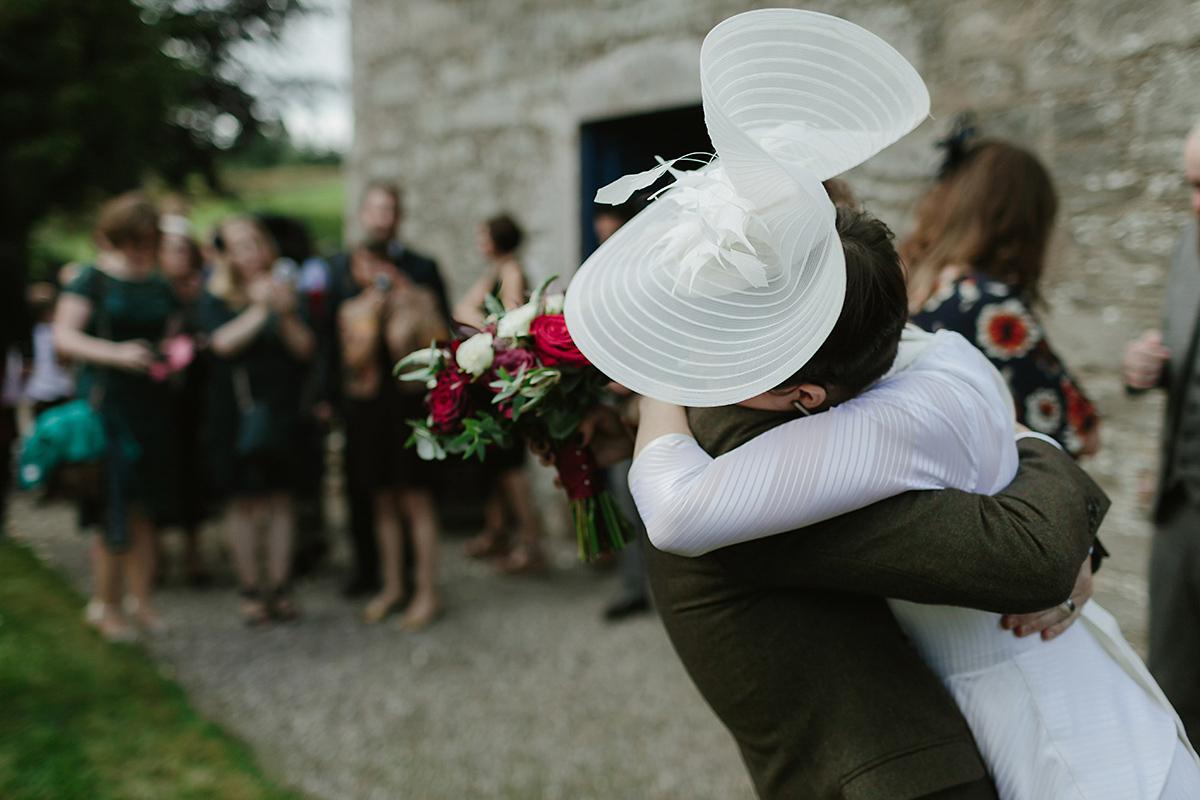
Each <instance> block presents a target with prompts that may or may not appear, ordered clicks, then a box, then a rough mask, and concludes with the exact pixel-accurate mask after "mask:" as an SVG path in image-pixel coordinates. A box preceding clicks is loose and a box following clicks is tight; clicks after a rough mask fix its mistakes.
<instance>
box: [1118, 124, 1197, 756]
mask: <svg viewBox="0 0 1200 800" xmlns="http://www.w3.org/2000/svg"><path fill="white" fill-rule="evenodd" d="M1183 172H1184V180H1185V182H1186V184H1187V188H1188V193H1189V195H1190V199H1191V219H1189V220H1188V221H1187V223H1186V224H1185V225H1184V227H1183V230H1181V231H1180V232H1179V238H1178V241H1177V242H1176V245H1175V254H1174V256H1172V258H1171V268H1170V272H1169V274H1168V277H1167V284H1166V294H1165V300H1164V303H1163V311H1162V330H1149V331H1146V332H1144V333H1143V334H1142V335H1141V336H1139V337H1138V338H1137V339H1135V340H1134V341H1132V342H1130V343H1129V345H1128V346H1127V347H1126V349H1125V356H1124V359H1123V361H1122V365H1121V366H1122V373H1123V375H1124V378H1125V385H1126V387H1127V389H1128V390H1129V391H1130V393H1133V394H1136V393H1140V392H1144V391H1147V390H1149V389H1156V388H1161V389H1165V390H1166V394H1167V397H1166V401H1167V402H1166V409H1165V411H1166V413H1165V415H1164V420H1163V426H1162V440H1161V444H1160V454H1159V473H1158V488H1157V491H1156V492H1155V496H1154V545H1153V549H1152V550H1151V555H1150V658H1149V662H1148V666H1149V667H1150V672H1151V673H1153V674H1154V677H1155V679H1156V680H1157V681H1158V682H1159V684H1160V685H1161V686H1162V690H1163V692H1165V693H1166V695H1167V699H1169V700H1170V701H1171V704H1172V705H1174V706H1175V709H1176V710H1177V711H1178V712H1179V716H1180V717H1181V718H1182V719H1183V724H1184V727H1185V728H1186V729H1187V733H1188V736H1189V737H1190V738H1191V740H1192V741H1193V742H1197V741H1200V234H1198V232H1200V224H1198V222H1197V219H1198V218H1200V123H1198V124H1197V125H1196V126H1195V127H1193V128H1192V130H1191V132H1190V133H1189V134H1188V137H1187V141H1186V142H1185V143H1184V146H1183Z"/></svg>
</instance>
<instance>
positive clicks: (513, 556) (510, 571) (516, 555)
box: [496, 542, 550, 576]
mask: <svg viewBox="0 0 1200 800" xmlns="http://www.w3.org/2000/svg"><path fill="white" fill-rule="evenodd" d="M549 569H550V565H549V564H548V563H547V561H546V554H545V552H543V551H542V547H541V545H540V544H538V543H536V542H521V543H520V544H518V545H517V546H516V547H515V548H513V551H512V552H511V553H509V554H508V555H507V556H505V557H503V558H498V559H496V571H497V572H499V573H500V574H502V575H516V576H521V575H545V574H546V572H547V571H549Z"/></svg>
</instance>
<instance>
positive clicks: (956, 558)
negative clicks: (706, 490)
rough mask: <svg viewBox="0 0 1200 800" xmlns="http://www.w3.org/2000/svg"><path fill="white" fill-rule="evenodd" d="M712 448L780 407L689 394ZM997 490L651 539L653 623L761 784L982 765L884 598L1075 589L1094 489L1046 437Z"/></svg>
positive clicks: (1049, 598)
mask: <svg viewBox="0 0 1200 800" xmlns="http://www.w3.org/2000/svg"><path fill="white" fill-rule="evenodd" d="M689 419H690V422H691V425H692V430H693V431H694V432H695V434H696V436H697V438H698V440H699V441H700V443H701V445H702V446H703V447H704V448H705V449H706V450H708V451H709V452H710V453H711V454H713V455H717V454H719V453H721V452H724V451H726V450H728V449H731V448H732V447H735V446H736V445H737V444H740V443H742V442H743V441H746V440H748V439H750V438H752V437H753V436H755V435H757V434H759V433H761V432H763V431H764V430H767V429H768V428H770V427H772V426H773V425H776V424H779V423H780V422H782V421H784V419H786V417H785V416H784V415H778V414H765V413H762V412H754V411H749V410H746V409H739V408H720V409H693V410H691V411H689ZM1020 450H1021V455H1022V462H1021V471H1020V472H1019V473H1018V476H1017V479H1016V480H1015V481H1014V483H1013V484H1012V486H1010V487H1009V489H1007V490H1005V492H1004V493H1001V494H1000V495H997V496H995V497H982V496H978V495H970V494H966V493H963V492H957V491H954V490H944V491H939V492H909V493H906V494H904V495H900V496H898V497H894V498H889V499H888V500H884V501H882V502H880V503H877V504H875V505H874V506H871V507H868V508H866V509H861V510H859V511H856V512H852V513H851V514H847V515H844V516H842V517H838V518H836V519H833V520H828V521H826V522H823V523H820V524H818V525H813V526H809V527H808V528H805V529H803V530H802V531H794V532H791V533H787V534H780V535H777V536H770V537H766V538H763V539H759V540H755V541H753V542H747V543H744V544H739V545H734V546H731V547H727V548H724V549H722V550H717V551H714V552H712V553H709V554H707V555H704V556H701V557H698V558H684V557H681V556H674V555H671V554H667V553H664V552H662V551H659V550H656V549H655V548H653V547H647V560H648V562H649V569H650V578H651V584H652V587H653V591H654V595H655V599H656V601H657V604H658V607H659V610H660V613H661V614H662V617H663V621H664V624H665V626H666V628H667V632H668V634H669V636H670V637H671V640H672V643H673V644H674V646H675V648H676V651H677V652H678V653H679V656H680V658H681V659H682V661H683V663H684V665H685V667H686V668H687V670H688V672H689V674H690V675H691V677H692V679H693V680H694V681H695V683H696V685H697V687H698V688H699V689H700V691H701V693H702V694H703V695H704V697H705V699H706V700H707V701H708V702H709V704H710V705H711V706H712V708H713V710H714V711H715V712H716V713H717V715H718V716H719V717H720V718H721V720H722V722H724V723H725V725H726V726H727V727H728V728H729V729H730V731H731V733H732V734H733V736H734V738H735V739H736V741H737V743H738V746H739V748H740V749H741V752H742V756H743V759H744V760H745V762H746V765H747V767H748V769H749V771H750V775H751V779H752V780H753V782H754V785H755V788H756V789H757V791H758V793H759V795H760V796H761V797H764V798H830V799H831V800H832V799H833V798H845V799H846V800H906V799H908V798H918V797H921V796H922V795H926V794H929V793H931V792H935V791H939V790H941V789H946V788H949V787H953V786H957V785H959V784H962V783H966V782H969V781H974V780H978V779H980V778H983V777H985V776H986V771H985V769H984V766H983V764H982V761H981V759H980V757H979V754H978V751H977V749H976V748H975V744H974V740H973V738H972V736H971V733H970V730H969V729H968V728H967V725H966V722H965V721H964V720H963V719H962V716H961V714H959V712H958V709H957V708H956V707H955V705H954V703H953V701H952V700H951V698H950V696H949V695H948V694H947V693H946V691H945V690H944V688H943V687H942V685H941V684H940V682H938V680H937V678H936V677H935V676H934V675H933V674H932V673H931V672H930V671H929V670H928V669H927V668H926V667H925V665H924V663H923V662H921V660H920V659H919V658H918V657H917V655H916V653H915V651H914V650H913V649H912V648H911V647H910V646H909V644H908V642H907V641H906V639H905V638H904V635H903V634H902V633H901V631H900V629H899V626H898V625H897V624H896V622H895V619H894V618H893V617H892V615H891V612H890V611H889V610H888V608H887V605H886V603H885V602H884V599H883V598H884V597H898V598H903V599H908V600H915V601H918V602H931V603H945V604H952V605H965V606H972V607H977V608H986V609H989V610H993V611H1006V612H1022V611H1035V610H1039V609H1043V608H1049V607H1051V606H1053V605H1055V604H1056V603H1059V602H1062V600H1063V599H1065V598H1066V597H1067V596H1068V595H1069V594H1070V591H1071V587H1072V586H1073V584H1074V580H1075V577H1076V575H1077V573H1078V571H1079V565H1080V564H1081V563H1082V562H1083V559H1084V558H1085V557H1086V553H1087V549H1088V547H1089V546H1090V544H1091V541H1092V538H1093V536H1094V533H1095V530H1096V528H1097V527H1098V525H1099V521H1100V519H1101V518H1102V516H1103V513H1104V511H1105V510H1106V509H1107V499H1106V498H1105V497H1104V495H1103V493H1102V492H1100V490H1099V488H1098V487H1096V485H1095V484H1094V483H1093V482H1092V481H1091V480H1090V479H1088V478H1087V476H1086V475H1085V474H1084V473H1083V472H1082V471H1081V470H1079V469H1078V468H1077V467H1076V466H1075V465H1074V464H1073V463H1072V462H1071V460H1070V459H1069V458H1068V457H1067V456H1065V455H1063V454H1062V453H1060V452H1059V451H1058V450H1056V449H1055V448H1054V447H1052V446H1051V445H1048V444H1045V443H1044V442H1037V441H1029V442H1023V443H1022V445H1021V448H1020Z"/></svg>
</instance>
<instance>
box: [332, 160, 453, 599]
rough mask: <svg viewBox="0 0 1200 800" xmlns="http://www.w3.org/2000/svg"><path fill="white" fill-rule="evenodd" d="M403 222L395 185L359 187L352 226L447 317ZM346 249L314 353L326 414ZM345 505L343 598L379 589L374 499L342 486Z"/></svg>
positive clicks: (337, 360) (439, 284)
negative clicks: (348, 557)
mask: <svg viewBox="0 0 1200 800" xmlns="http://www.w3.org/2000/svg"><path fill="white" fill-rule="evenodd" d="M403 221H404V204H403V195H402V193H401V191H400V187H399V186H397V185H396V184H394V183H389V182H387V181H378V180H377V181H372V182H371V183H369V184H367V187H366V189H365V190H364V191H363V195H362V200H361V202H360V203H359V207H358V225H359V228H361V229H362V232H363V239H364V240H365V241H380V242H384V243H385V245H386V247H387V254H388V259H389V260H390V261H391V262H392V263H393V264H394V265H395V266H396V267H397V269H399V270H400V271H401V272H403V273H404V274H405V275H407V276H408V277H409V278H410V279H411V280H412V282H413V283H415V284H417V285H418V286H421V287H424V288H426V289H428V290H430V291H431V292H433V295H434V297H435V298H437V303H438V309H439V311H440V313H441V314H442V316H443V318H444V319H445V320H446V322H447V324H448V323H449V321H450V309H449V305H448V303H447V302H446V287H445V284H444V283H443V281H442V276H441V273H440V272H439V271H438V265H437V262H436V261H434V260H433V259H431V258H428V257H427V256H424V255H422V254H420V253H418V252H416V251H415V250H413V249H412V248H411V247H409V246H408V245H407V244H406V243H404V242H402V241H401V240H400V239H399V238H398V237H399V231H400V226H401V223H402V222H403ZM350 261H351V257H350V252H349V251H345V252H341V253H337V254H335V255H333V256H332V257H330V258H329V262H328V263H329V287H328V289H327V291H326V294H325V306H326V308H325V314H324V319H325V320H326V321H327V325H325V326H324V329H323V330H322V332H321V337H320V339H321V350H320V356H319V358H318V363H317V370H318V373H319V380H318V385H319V386H320V387H321V389H322V391H321V395H320V400H321V402H320V403H319V404H318V408H319V409H320V413H321V414H322V415H323V416H325V417H326V418H328V417H330V416H332V414H333V410H334V409H339V410H340V406H341V404H342V399H343V398H342V366H341V356H342V354H341V346H340V345H339V343H338V331H337V324H336V322H337V318H338V308H339V306H340V305H341V303H342V301H343V300H344V299H345V298H348V297H352V296H354V295H356V294H357V293H358V292H359V288H358V287H357V285H356V284H355V282H354V279H353V277H352V276H351V270H350ZM346 504H347V508H348V511H349V515H348V516H349V525H348V529H349V530H348V532H349V534H350V543H351V545H352V546H353V550H354V565H353V567H352V569H351V574H350V577H349V579H348V580H347V582H346V584H345V586H344V587H343V594H345V595H346V596H347V597H360V596H363V595H367V594H371V593H374V592H378V591H379V588H380V586H379V569H380V567H379V551H378V548H377V547H376V544H375V518H374V500H373V499H372V497H371V493H370V492H362V491H357V490H356V489H355V488H353V487H350V486H349V485H347V489H346Z"/></svg>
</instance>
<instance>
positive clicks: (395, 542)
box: [362, 489, 404, 623]
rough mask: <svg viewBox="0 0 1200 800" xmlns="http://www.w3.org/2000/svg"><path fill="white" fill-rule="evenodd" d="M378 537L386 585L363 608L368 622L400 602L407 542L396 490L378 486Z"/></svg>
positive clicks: (380, 559)
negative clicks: (401, 531) (403, 533)
mask: <svg viewBox="0 0 1200 800" xmlns="http://www.w3.org/2000/svg"><path fill="white" fill-rule="evenodd" d="M375 538H376V541H377V542H378V543H379V573H380V578H381V581H382V584H383V589H382V590H381V591H380V592H379V594H377V595H376V596H375V597H374V599H372V600H371V602H370V603H367V605H366V607H365V608H364V609H363V614H362V616H363V620H364V621H365V622H370V623H375V622H379V621H380V620H381V619H383V618H384V617H385V616H387V614H388V612H389V611H391V610H392V608H393V607H394V606H395V605H396V604H397V603H399V602H400V598H401V596H403V594H404V586H403V584H402V576H403V574H404V572H403V567H404V564H403V561H404V542H403V541H402V540H401V538H400V514H399V511H398V509H397V498H396V491H395V490H394V489H378V490H376V492H375Z"/></svg>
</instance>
